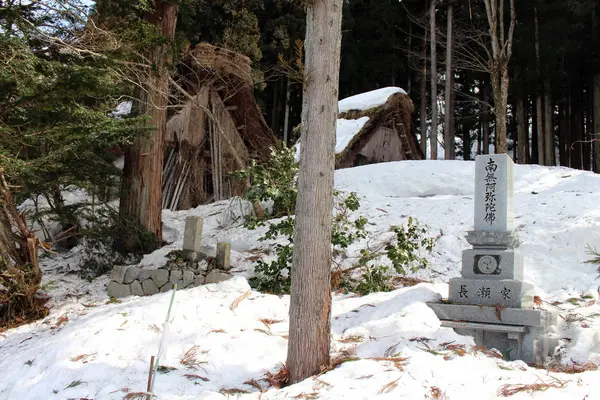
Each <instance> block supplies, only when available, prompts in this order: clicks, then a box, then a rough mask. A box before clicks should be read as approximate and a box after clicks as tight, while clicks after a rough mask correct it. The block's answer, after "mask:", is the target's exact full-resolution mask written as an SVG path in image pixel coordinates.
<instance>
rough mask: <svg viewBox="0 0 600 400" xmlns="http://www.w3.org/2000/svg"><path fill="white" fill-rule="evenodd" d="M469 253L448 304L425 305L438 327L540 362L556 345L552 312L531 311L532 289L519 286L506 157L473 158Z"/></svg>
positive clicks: (520, 275)
mask: <svg viewBox="0 0 600 400" xmlns="http://www.w3.org/2000/svg"><path fill="white" fill-rule="evenodd" d="M474 200H475V207H474V209H475V213H474V214H475V218H474V230H473V231H471V232H468V233H467V237H466V239H467V241H468V242H469V244H471V245H472V246H473V248H472V249H467V250H464V251H463V253H462V270H461V277H460V278H452V279H450V292H449V296H448V300H449V303H450V304H448V303H429V306H430V307H431V308H432V309H433V310H434V311H435V313H436V315H437V316H438V318H439V319H440V320H441V321H442V326H447V327H452V328H454V329H455V330H456V331H457V333H460V334H464V335H471V336H474V337H475V343H476V344H477V345H480V346H485V347H488V348H496V349H498V350H500V351H503V352H507V353H508V357H509V359H511V360H515V359H521V360H524V361H526V362H542V361H543V360H544V358H545V357H547V356H548V355H549V353H550V352H551V351H552V349H553V347H554V345H555V342H556V340H555V339H554V338H551V337H550V335H549V332H550V330H551V329H550V328H551V327H552V325H553V324H555V321H556V316H555V315H554V314H552V313H549V312H546V311H541V310H536V309H533V295H532V294H533V286H532V285H530V284H528V283H526V282H523V275H524V274H523V257H522V256H521V255H520V254H518V253H517V252H516V251H515V248H516V247H518V245H519V241H518V239H517V236H516V234H515V232H514V223H513V162H512V160H511V159H510V157H508V155H506V154H494V155H481V156H477V157H476V158H475V196H474Z"/></svg>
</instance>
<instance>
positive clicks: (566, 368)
mask: <svg viewBox="0 0 600 400" xmlns="http://www.w3.org/2000/svg"><path fill="white" fill-rule="evenodd" d="M598 367H599V366H598V364H596V363H593V362H591V361H588V362H586V363H578V362H573V364H571V365H556V366H551V367H550V368H548V371H550V372H562V373H563V374H580V373H582V372H588V371H597V370H598Z"/></svg>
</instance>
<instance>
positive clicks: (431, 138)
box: [429, 0, 438, 160]
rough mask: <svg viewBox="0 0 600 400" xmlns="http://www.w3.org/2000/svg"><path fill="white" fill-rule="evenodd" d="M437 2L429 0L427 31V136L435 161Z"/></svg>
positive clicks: (430, 152)
mask: <svg viewBox="0 0 600 400" xmlns="http://www.w3.org/2000/svg"><path fill="white" fill-rule="evenodd" d="M436 2H437V0H431V6H430V8H429V25H430V26H429V30H430V33H431V133H430V136H429V146H430V147H431V148H430V149H429V154H430V158H431V159H432V160H437V139H438V138H437V136H438V135H437V133H438V132H437V128H438V115H437V111H438V110H437V51H436V34H435V31H436V28H435V5H436Z"/></svg>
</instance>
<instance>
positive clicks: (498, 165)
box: [449, 154, 533, 308]
mask: <svg viewBox="0 0 600 400" xmlns="http://www.w3.org/2000/svg"><path fill="white" fill-rule="evenodd" d="M475 170H476V171H478V172H479V174H478V175H479V176H478V179H477V180H476V183H475V221H474V230H473V231H471V232H468V234H467V241H468V242H469V244H471V245H472V246H473V249H468V250H464V251H463V256H462V271H461V272H462V273H461V277H460V278H453V279H451V280H450V296H449V300H450V302H452V303H459V304H478V305H481V304H483V305H494V306H501V307H516V308H520V307H526V306H531V305H533V295H532V293H533V286H532V285H530V284H528V283H525V282H523V257H522V256H521V255H520V254H518V253H516V252H515V248H516V247H517V246H518V244H519V243H518V240H517V236H516V234H515V232H514V223H513V207H512V194H513V176H512V174H513V172H512V171H513V161H512V160H511V159H510V158H509V157H507V156H504V155H501V154H499V155H490V156H480V157H477V159H476V161H475Z"/></svg>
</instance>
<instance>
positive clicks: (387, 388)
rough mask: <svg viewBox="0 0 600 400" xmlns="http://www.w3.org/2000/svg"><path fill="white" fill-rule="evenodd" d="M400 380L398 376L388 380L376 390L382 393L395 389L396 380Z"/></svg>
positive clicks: (396, 385)
mask: <svg viewBox="0 0 600 400" xmlns="http://www.w3.org/2000/svg"><path fill="white" fill-rule="evenodd" d="M399 380H400V378H398V379H396V380H394V381H391V382H388V383H386V384H385V385H383V387H382V388H381V389H379V392H377V393H378V394H384V393H389V392H391V391H392V390H394V389H396V388H397V387H398V381H399Z"/></svg>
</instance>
